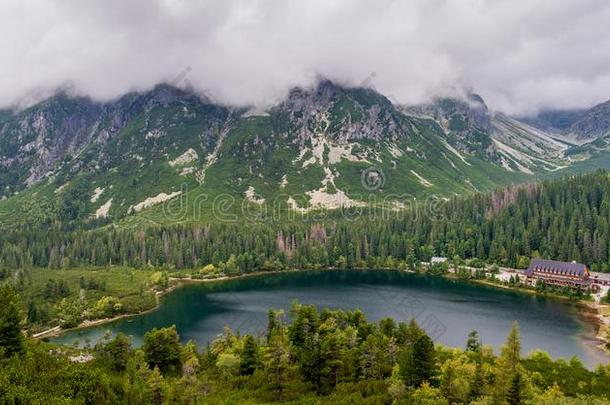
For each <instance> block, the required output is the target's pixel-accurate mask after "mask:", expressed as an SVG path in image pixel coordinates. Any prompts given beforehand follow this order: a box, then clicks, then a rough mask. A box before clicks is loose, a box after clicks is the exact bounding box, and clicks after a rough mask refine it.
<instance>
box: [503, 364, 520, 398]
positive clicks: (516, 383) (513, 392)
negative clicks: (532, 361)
mask: <svg viewBox="0 0 610 405" xmlns="http://www.w3.org/2000/svg"><path fill="white" fill-rule="evenodd" d="M506 400H507V401H508V403H509V405H520V404H521V373H520V372H516V373H515V375H514V376H513V379H512V381H511V383H510V388H509V389H508V395H507V397H506Z"/></svg>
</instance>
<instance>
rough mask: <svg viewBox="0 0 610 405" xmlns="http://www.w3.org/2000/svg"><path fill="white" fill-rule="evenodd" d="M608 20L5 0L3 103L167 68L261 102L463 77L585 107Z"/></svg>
mask: <svg viewBox="0 0 610 405" xmlns="http://www.w3.org/2000/svg"><path fill="white" fill-rule="evenodd" d="M609 24H610V3H609V2H607V1H605V0H554V1H545V0H530V1H527V2H515V1H508V0H489V1H483V0H414V1H398V0H397V1H390V0H386V1H384V0H382V1H376V2H371V1H364V0H350V1H347V0H338V1H337V0H336V1H316V0H309V1H299V2H297V1H283V0H235V1H186V0H131V1H121V0H107V1H90V2H86V1H78V0H63V1H60V0H47V1H37V0H4V1H3V2H1V3H0V34H1V35H0V49H1V50H2V59H1V61H0V106H4V107H6V106H10V105H14V104H15V103H23V102H28V100H33V99H36V98H40V97H41V96H44V95H47V94H50V93H52V92H53V91H55V90H57V89H58V88H66V87H68V88H70V89H72V91H74V92H75V93H77V94H82V95H89V96H92V97H94V98H96V99H100V100H107V99H112V98H114V97H117V96H120V95H121V94H124V93H126V92H128V91H132V90H145V89H148V88H151V87H152V86H154V85H155V84H157V83H159V82H166V81H171V80H174V79H176V78H177V79H178V80H180V81H181V83H189V84H191V85H192V86H193V87H194V88H195V89H199V90H200V91H206V92H207V93H208V94H212V95H213V96H214V97H215V99H216V100H217V101H219V102H222V103H227V104H256V105H261V106H264V105H269V104H272V103H274V102H277V100H279V99H281V98H283V97H285V95H286V93H287V91H288V90H289V89H290V88H291V87H293V86H311V85H313V84H314V83H315V82H316V80H317V79H318V78H319V77H327V78H329V79H331V80H336V81H338V82H341V83H344V84H347V85H359V84H361V83H365V84H370V85H374V86H375V88H377V89H378V90H379V91H381V92H383V93H384V94H386V95H391V96H392V97H393V99H395V100H397V101H399V102H401V103H405V104H413V103H419V102H424V101H426V100H428V99H430V98H431V97H433V96H435V95H442V94H446V93H450V92H453V91H455V89H460V88H469V89H473V90H474V91H476V92H478V93H480V94H481V95H482V96H483V97H484V98H485V99H486V101H487V103H488V104H489V105H490V106H491V107H492V108H494V109H496V110H500V111H504V112H507V113H513V114H524V113H531V112H535V111H537V110H538V109H542V108H578V107H588V106H591V105H593V104H595V103H598V102H601V101H605V100H607V99H610V36H609V35H608V25H609ZM24 100H25V101H24Z"/></svg>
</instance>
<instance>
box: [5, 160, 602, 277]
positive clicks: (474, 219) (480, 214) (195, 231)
mask: <svg viewBox="0 0 610 405" xmlns="http://www.w3.org/2000/svg"><path fill="white" fill-rule="evenodd" d="M609 199H610V178H609V176H608V173H607V172H604V171H598V172H596V173H594V174H588V175H582V176H576V177H568V178H563V179H560V180H555V181H546V182H542V183H536V184H528V185H525V186H512V187H508V188H506V189H502V190H498V191H495V192H493V193H488V194H476V195H473V196H470V197H456V198H453V199H451V200H450V201H447V202H446V204H444V205H443V206H441V207H438V210H436V211H435V212H434V213H433V214H431V213H430V212H428V211H429V210H428V209H426V207H414V208H412V209H409V210H408V211H406V212H404V213H401V215H396V216H392V215H390V217H389V218H385V219H381V218H369V217H367V216H363V217H361V218H358V219H355V220H348V219H341V218H339V216H329V217H327V218H326V219H324V220H319V221H316V220H314V219H312V218H306V219H303V220H302V221H300V220H294V221H274V220H273V219H268V220H263V221H260V222H247V221H245V220H244V222H243V223H218V222H216V223H209V224H181V225H172V226H148V227H143V228H139V229H124V228H120V227H112V226H111V227H107V228H102V229H98V230H88V229H72V228H70V229H65V228H63V227H62V226H61V224H54V225H49V226H46V227H41V228H36V229H34V228H31V227H24V228H13V229H7V230H4V232H2V234H1V235H0V268H2V269H16V268H29V267H49V268H70V267H79V266H108V265H121V266H129V267H135V268H144V267H148V266H151V267H165V268H168V269H186V268H188V269H190V268H199V267H203V266H205V265H208V264H213V265H214V266H215V267H222V268H223V270H224V271H225V273H231V274H239V273H248V272H253V271H265V270H276V269H283V268H316V267H339V268H354V267H362V268H364V267H368V268H376V267H390V266H399V265H401V266H412V265H413V264H414V263H416V262H417V261H426V260H429V259H430V257H431V256H434V255H436V256H446V257H450V258H453V257H456V256H459V257H461V258H465V259H471V258H478V259H481V260H485V261H487V262H489V263H496V264H498V265H503V266H510V267H525V266H527V264H528V263H529V259H530V258H531V257H543V258H550V259H555V260H564V261H572V260H575V261H577V262H583V263H585V264H587V265H589V266H590V267H591V269H592V270H595V271H602V272H608V270H609V263H610V206H609V204H610V203H609ZM314 218H315V217H314ZM9 273H10V272H8V271H6V270H3V271H2V272H0V276H2V275H4V276H7V275H8V274H9Z"/></svg>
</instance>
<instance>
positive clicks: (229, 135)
mask: <svg viewBox="0 0 610 405" xmlns="http://www.w3.org/2000/svg"><path fill="white" fill-rule="evenodd" d="M2 117H3V118H2V119H1V120H0V167H2V169H3V170H2V171H1V173H2V174H1V175H0V190H2V191H1V193H0V198H3V199H4V200H3V201H1V202H0V224H4V225H14V224H19V223H44V222H47V223H51V222H56V221H60V222H62V223H73V224H75V225H78V224H80V225H83V224H84V225H86V226H88V227H95V226H99V225H104V224H106V223H111V222H112V223H118V224H122V225H125V226H128V225H137V224H139V223H141V222H149V221H152V222H154V223H173V222H180V221H190V220H204V219H210V218H214V217H218V215H220V216H222V215H225V214H226V215H250V214H251V215H254V216H263V217H264V216H269V215H271V214H272V211H280V212H292V213H301V214H302V213H305V212H312V211H316V210H322V209H329V208H330V209H333V208H341V207H353V208H358V207H366V206H383V207H388V208H391V209H401V208H403V207H405V206H407V205H409V204H411V203H412V201H414V199H420V200H421V199H425V198H427V197H429V196H431V195H434V196H437V197H438V198H450V197H451V196H454V195H456V194H465V193H472V192H476V191H485V190H491V189H494V188H496V187H498V186H501V185H505V184H509V183H513V182H520V181H527V180H531V179H534V178H535V177H536V176H537V175H544V174H548V173H549V172H552V171H559V172H560V171H561V170H560V169H561V167H562V166H568V165H569V163H570V162H569V161H567V160H566V159H565V158H564V150H565V148H566V146H565V145H563V144H560V143H559V142H557V141H554V140H553V139H551V138H549V137H548V136H546V134H544V133H543V132H542V131H538V130H535V129H534V128H532V127H529V126H527V125H525V124H523V123H521V122H519V121H517V120H515V119H512V118H510V117H505V116H502V115H498V114H492V113H490V112H489V111H488V110H487V107H486V106H485V104H484V102H483V100H482V99H481V98H480V97H478V96H472V97H471V99H469V100H466V101H460V100H454V99H443V100H439V101H438V102H436V103H435V104H432V105H429V106H422V107H419V108H418V109H404V108H399V107H397V106H394V105H393V104H392V103H391V102H390V101H389V100H388V99H387V98H385V97H384V96H383V95H381V94H379V93H377V92H375V91H374V90H372V89H364V88H344V87H341V86H337V85H335V84H333V83H331V82H329V81H322V82H321V83H320V84H319V85H318V86H317V87H316V88H314V89H294V90H293V91H291V92H290V94H289V95H288V97H287V98H286V99H285V100H284V101H283V102H281V103H280V104H278V105H276V106H273V107H271V108H269V109H268V110H267V111H264V112H260V111H256V112H255V111H254V110H248V109H247V108H236V107H227V106H220V105H215V104H212V103H211V102H209V101H208V100H206V99H204V98H201V97H199V96H198V95H196V94H195V93H193V92H191V91H187V90H182V89H177V88H174V87H171V86H168V85H159V86H157V87H155V88H154V89H153V90H151V91H149V92H144V93H132V94H127V95H125V96H124V97H122V98H120V99H118V100H114V101H112V102H108V103H97V102H94V101H91V100H89V99H85V98H71V97H68V96H66V95H58V96H55V97H53V98H52V99H49V100H46V101H44V102H42V103H40V104H38V105H36V106H33V107H30V108H29V109H27V110H24V111H20V112H10V113H8V112H7V113H5V114H3V115H2ZM217 219H218V218H217ZM220 219H222V218H220Z"/></svg>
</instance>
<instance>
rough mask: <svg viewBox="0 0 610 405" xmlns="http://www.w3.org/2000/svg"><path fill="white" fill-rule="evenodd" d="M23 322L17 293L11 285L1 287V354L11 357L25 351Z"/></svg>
mask: <svg viewBox="0 0 610 405" xmlns="http://www.w3.org/2000/svg"><path fill="white" fill-rule="evenodd" d="M22 322H23V317H22V314H21V308H20V304H19V296H18V295H17V292H16V291H15V289H14V288H13V287H12V286H10V285H9V284H4V285H2V286H0V354H2V353H4V356H6V357H10V356H13V355H18V354H22V353H23V352H24V351H25V338H24V336H23V333H22V332H21V324H22Z"/></svg>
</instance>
